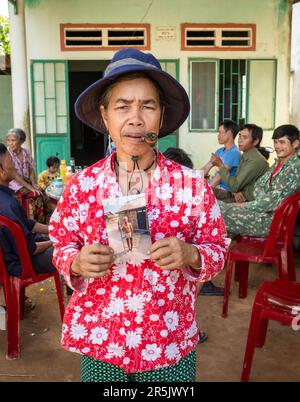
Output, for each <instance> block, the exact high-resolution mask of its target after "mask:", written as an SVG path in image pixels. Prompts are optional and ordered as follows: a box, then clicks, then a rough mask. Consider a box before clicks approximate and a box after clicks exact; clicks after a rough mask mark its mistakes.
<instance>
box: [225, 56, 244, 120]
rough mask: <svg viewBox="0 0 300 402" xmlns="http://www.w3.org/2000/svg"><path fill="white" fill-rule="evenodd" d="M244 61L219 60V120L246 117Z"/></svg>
mask: <svg viewBox="0 0 300 402" xmlns="http://www.w3.org/2000/svg"><path fill="white" fill-rule="evenodd" d="M245 91H246V61H245V60H220V74H219V121H222V120H224V119H231V120H234V121H237V122H238V121H239V120H240V119H244V118H245V117H246V108H245V107H244V104H245Z"/></svg>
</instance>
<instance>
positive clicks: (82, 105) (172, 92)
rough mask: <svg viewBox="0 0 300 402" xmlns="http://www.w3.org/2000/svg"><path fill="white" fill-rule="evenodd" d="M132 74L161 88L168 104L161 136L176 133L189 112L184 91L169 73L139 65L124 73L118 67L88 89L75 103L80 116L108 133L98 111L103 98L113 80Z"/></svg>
mask: <svg viewBox="0 0 300 402" xmlns="http://www.w3.org/2000/svg"><path fill="white" fill-rule="evenodd" d="M129 72H144V73H145V74H146V75H147V76H149V77H150V78H152V80H153V81H154V82H156V83H157V84H158V85H159V87H160V88H161V91H162V94H163V97H164V100H165V102H166V105H165V112H164V118H163V123H162V127H161V128H160V130H159V137H164V136H166V135H168V134H171V133H173V132H174V131H176V130H177V129H178V128H179V127H180V126H181V125H182V123H183V122H184V121H185V120H186V118H187V117H188V115H189V112H190V102H189V98H188V95H187V93H186V91H185V89H184V88H183V87H182V86H181V85H180V83H179V82H178V81H177V80H175V78H173V77H172V76H171V75H170V74H168V73H167V72H165V71H162V70H158V69H154V68H151V67H148V68H147V67H145V66H142V67H141V66H140V65H131V66H126V71H124V66H123V67H119V68H116V69H114V71H113V74H111V75H109V74H108V75H107V76H105V77H103V78H101V79H99V80H98V81H96V82H94V83H93V84H92V85H90V86H89V87H88V88H87V89H85V90H84V91H83V92H82V93H81V94H80V95H79V97H78V98H77V101H76V103H75V113H76V115H77V117H78V118H79V119H80V120H82V121H83V122H84V123H85V124H87V125H88V126H90V127H92V128H93V129H94V130H96V131H98V132H100V133H102V134H108V132H107V130H106V127H105V125H104V123H103V120H102V116H101V113H100V110H99V100H100V97H101V95H102V93H103V91H104V89H105V88H106V87H107V86H108V85H109V84H111V83H112V82H113V80H114V79H116V78H117V77H119V76H121V75H126V74H127V73H129Z"/></svg>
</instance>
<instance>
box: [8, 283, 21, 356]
mask: <svg viewBox="0 0 300 402" xmlns="http://www.w3.org/2000/svg"><path fill="white" fill-rule="evenodd" d="M15 279H16V278H11V280H10V282H9V289H6V290H7V291H6V292H5V297H6V314H7V354H6V358H7V359H18V358H19V357H20V288H19V286H18V283H17V281H16V280H15Z"/></svg>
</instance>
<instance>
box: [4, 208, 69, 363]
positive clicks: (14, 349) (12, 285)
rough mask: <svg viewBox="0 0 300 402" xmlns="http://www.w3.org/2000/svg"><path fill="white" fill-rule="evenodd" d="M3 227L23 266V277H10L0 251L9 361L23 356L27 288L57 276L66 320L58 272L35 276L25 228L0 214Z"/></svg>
mask: <svg viewBox="0 0 300 402" xmlns="http://www.w3.org/2000/svg"><path fill="white" fill-rule="evenodd" d="M0 226H6V227H7V228H8V229H9V230H10V232H11V234H12V236H13V238H14V240H15V243H16V247H17V250H18V254H19V257H20V262H21V266H22V275H21V276H18V277H14V276H10V275H8V273H7V271H6V267H5V263H4V258H3V254H2V250H1V248H0V282H1V283H2V284H3V287H4V294H5V300H6V323H7V325H6V327H7V355H6V357H7V358H8V359H17V358H19V357H20V339H19V338H20V319H22V318H23V313H24V300H25V288H26V286H29V285H32V284H33V283H37V282H41V281H44V280H45V279H48V278H51V277H54V280H55V286H56V292H57V298H58V304H59V310H60V316H61V320H63V316H64V309H65V307H64V302H63V295H62V286H61V281H60V277H59V274H58V272H57V271H55V272H49V273H45V274H36V273H35V272H34V269H33V266H32V263H31V259H30V255H29V252H28V248H27V242H26V238H25V234H24V232H23V230H22V228H21V227H20V226H19V225H18V224H17V223H16V222H14V221H12V220H10V219H8V218H6V217H4V216H2V215H0Z"/></svg>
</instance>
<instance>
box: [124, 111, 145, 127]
mask: <svg viewBox="0 0 300 402" xmlns="http://www.w3.org/2000/svg"><path fill="white" fill-rule="evenodd" d="M128 122H129V124H131V125H134V126H141V125H143V123H144V121H143V118H142V113H141V111H140V109H139V108H132V110H131V112H130V116H129V118H128Z"/></svg>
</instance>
